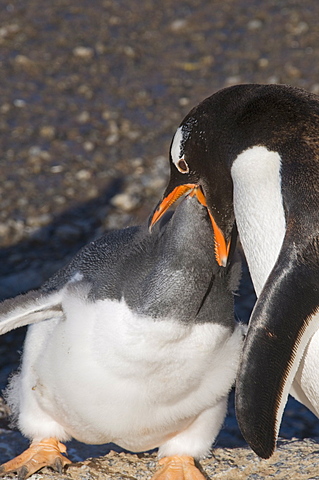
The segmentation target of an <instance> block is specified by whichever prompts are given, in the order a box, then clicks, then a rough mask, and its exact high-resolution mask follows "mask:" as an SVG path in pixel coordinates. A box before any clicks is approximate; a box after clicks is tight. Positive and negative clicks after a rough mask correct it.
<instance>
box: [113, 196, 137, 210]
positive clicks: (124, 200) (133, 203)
mask: <svg viewBox="0 0 319 480" xmlns="http://www.w3.org/2000/svg"><path fill="white" fill-rule="evenodd" d="M111 204H112V205H113V206H114V207H117V208H120V209H121V210H123V211H124V212H131V211H132V210H134V208H136V207H137V205H138V204H139V199H138V198H137V197H136V196H135V195H131V194H129V193H118V194H117V195H115V196H114V197H113V198H112V199H111Z"/></svg>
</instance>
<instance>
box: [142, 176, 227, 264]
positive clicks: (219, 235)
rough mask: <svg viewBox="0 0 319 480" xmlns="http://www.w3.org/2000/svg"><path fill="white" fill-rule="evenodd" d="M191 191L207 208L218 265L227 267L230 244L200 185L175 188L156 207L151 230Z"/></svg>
mask: <svg viewBox="0 0 319 480" xmlns="http://www.w3.org/2000/svg"><path fill="white" fill-rule="evenodd" d="M190 190H191V193H190V195H191V196H196V198H197V200H198V201H199V203H201V204H202V205H203V206H204V207H206V208H207V211H208V214H209V218H210V220H211V222H212V227H213V231H214V236H215V258H216V261H217V263H218V265H220V266H222V267H226V265H227V259H228V254H229V247H230V242H226V240H225V237H224V235H223V232H222V231H221V229H220V228H219V227H218V225H217V223H216V222H215V219H214V217H213V215H212V214H211V212H210V210H209V208H208V206H207V202H206V198H205V195H204V193H203V191H202V189H201V187H200V186H199V185H196V184H195V183H186V184H185V185H179V186H178V187H175V188H174V189H173V190H172V191H171V192H170V193H169V194H168V195H167V196H166V197H164V198H163V200H162V201H161V202H160V203H159V204H158V206H157V207H156V209H155V212H154V214H153V217H152V219H151V222H150V229H151V228H152V227H153V225H155V223H156V222H157V221H158V220H159V219H160V218H161V217H162V215H164V213H165V212H166V210H168V209H169V207H170V206H171V205H173V203H175V202H176V200H178V199H179V198H180V197H182V196H183V195H184V194H185V193H187V192H189V191H190Z"/></svg>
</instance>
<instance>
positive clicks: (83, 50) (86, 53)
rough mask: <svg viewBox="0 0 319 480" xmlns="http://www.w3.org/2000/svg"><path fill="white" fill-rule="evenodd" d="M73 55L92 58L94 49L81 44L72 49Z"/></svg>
mask: <svg viewBox="0 0 319 480" xmlns="http://www.w3.org/2000/svg"><path fill="white" fill-rule="evenodd" d="M73 55H74V56H75V57H79V58H83V59H88V58H92V57H93V55H94V50H93V48H91V47H83V46H79V47H75V48H74V49H73Z"/></svg>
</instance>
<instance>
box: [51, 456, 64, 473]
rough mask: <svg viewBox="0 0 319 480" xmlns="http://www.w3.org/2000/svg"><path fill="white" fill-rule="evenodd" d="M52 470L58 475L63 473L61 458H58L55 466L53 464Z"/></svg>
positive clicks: (54, 463)
mask: <svg viewBox="0 0 319 480" xmlns="http://www.w3.org/2000/svg"><path fill="white" fill-rule="evenodd" d="M52 468H53V470H55V471H56V472H58V473H62V472H63V464H62V460H61V458H60V457H57V458H56V459H55V460H54V462H53V464H52Z"/></svg>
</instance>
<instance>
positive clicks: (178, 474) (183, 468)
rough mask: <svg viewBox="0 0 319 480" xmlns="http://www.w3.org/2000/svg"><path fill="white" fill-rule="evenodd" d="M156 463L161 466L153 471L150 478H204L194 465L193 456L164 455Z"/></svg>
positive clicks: (174, 479) (179, 479)
mask: <svg viewBox="0 0 319 480" xmlns="http://www.w3.org/2000/svg"><path fill="white" fill-rule="evenodd" d="M158 463H159V465H160V466H162V468H161V469H160V470H158V472H156V473H155V475H154V476H153V477H152V480H205V477H204V475H203V474H202V473H201V472H200V471H199V470H198V468H197V467H196V466H195V462H194V459H193V457H189V456H187V455H174V456H172V457H164V458H162V459H161V460H160V461H159V462H158Z"/></svg>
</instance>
